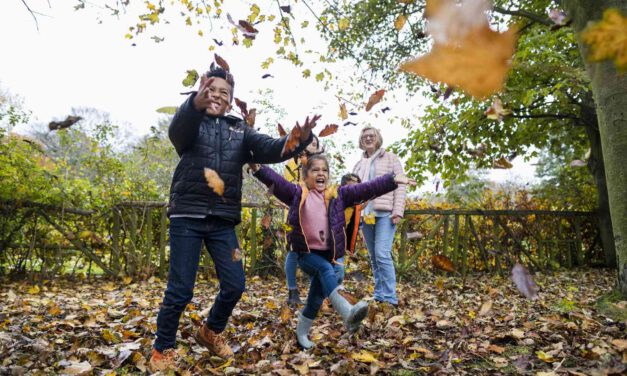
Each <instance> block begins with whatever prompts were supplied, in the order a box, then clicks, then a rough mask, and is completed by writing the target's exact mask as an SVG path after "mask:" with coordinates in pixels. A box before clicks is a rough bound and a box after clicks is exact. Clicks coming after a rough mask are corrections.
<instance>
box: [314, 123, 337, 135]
mask: <svg viewBox="0 0 627 376" xmlns="http://www.w3.org/2000/svg"><path fill="white" fill-rule="evenodd" d="M338 128H339V125H337V124H327V125H326V126H325V127H324V129H322V130H321V131H320V133H319V134H318V137H327V136H330V135H332V134H333V133H335V132H337V130H338Z"/></svg>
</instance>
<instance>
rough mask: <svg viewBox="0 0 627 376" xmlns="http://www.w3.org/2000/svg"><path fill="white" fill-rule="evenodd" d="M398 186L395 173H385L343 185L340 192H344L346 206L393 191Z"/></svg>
mask: <svg viewBox="0 0 627 376" xmlns="http://www.w3.org/2000/svg"><path fill="white" fill-rule="evenodd" d="M396 188H398V185H397V184H396V183H395V182H394V175H393V174H385V175H383V176H379V177H378V178H376V179H373V180H370V181H367V182H365V183H359V184H352V185H345V186H342V187H340V192H342V195H341V197H342V200H344V206H354V205H356V204H359V203H360V202H364V201H367V200H372V199H373V198H375V197H379V196H381V195H384V194H386V193H388V192H392V191H393V190H395V189H396Z"/></svg>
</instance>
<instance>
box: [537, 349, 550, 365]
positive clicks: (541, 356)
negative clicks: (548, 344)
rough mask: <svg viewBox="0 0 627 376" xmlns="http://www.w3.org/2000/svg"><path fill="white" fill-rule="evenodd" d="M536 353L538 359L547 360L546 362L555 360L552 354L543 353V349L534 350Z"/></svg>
mask: <svg viewBox="0 0 627 376" xmlns="http://www.w3.org/2000/svg"><path fill="white" fill-rule="evenodd" d="M536 355H537V356H538V359H540V360H542V361H544V362H547V363H553V362H554V361H555V359H554V358H553V356H551V355H549V354H547V353H545V352H544V351H542V350H540V351H536Z"/></svg>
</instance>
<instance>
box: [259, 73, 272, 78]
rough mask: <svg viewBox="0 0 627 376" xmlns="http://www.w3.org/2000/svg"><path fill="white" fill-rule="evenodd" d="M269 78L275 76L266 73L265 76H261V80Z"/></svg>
mask: <svg viewBox="0 0 627 376" xmlns="http://www.w3.org/2000/svg"><path fill="white" fill-rule="evenodd" d="M269 77H273V78H274V76H273V75H271V74H270V73H266V74H264V75H263V76H261V78H269Z"/></svg>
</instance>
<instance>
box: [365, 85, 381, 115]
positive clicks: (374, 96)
mask: <svg viewBox="0 0 627 376" xmlns="http://www.w3.org/2000/svg"><path fill="white" fill-rule="evenodd" d="M384 94H385V90H384V89H381V90H377V91H375V92H374V93H373V94H372V95H371V96H370V98H368V103H366V111H370V109H371V108H372V107H374V105H375V104H377V103H379V102H381V99H383V95H384Z"/></svg>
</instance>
